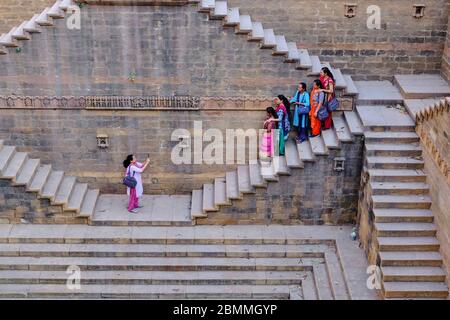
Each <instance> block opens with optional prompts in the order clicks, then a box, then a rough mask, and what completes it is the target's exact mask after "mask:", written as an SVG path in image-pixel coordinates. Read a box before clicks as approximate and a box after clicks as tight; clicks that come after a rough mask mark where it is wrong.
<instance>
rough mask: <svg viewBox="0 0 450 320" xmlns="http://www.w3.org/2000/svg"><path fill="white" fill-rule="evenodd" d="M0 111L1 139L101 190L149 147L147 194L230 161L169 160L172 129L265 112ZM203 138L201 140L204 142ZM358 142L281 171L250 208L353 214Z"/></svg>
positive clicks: (192, 185)
mask: <svg viewBox="0 0 450 320" xmlns="http://www.w3.org/2000/svg"><path fill="white" fill-rule="evenodd" d="M0 115H1V117H0V139H5V144H14V145H16V146H17V147H18V149H19V150H20V151H27V152H30V157H32V158H33V157H36V158H40V159H41V160H42V162H43V163H48V164H52V166H53V167H54V168H55V169H58V170H64V171H65V172H66V173H67V174H69V175H73V176H76V177H78V180H79V181H80V182H87V183H89V185H90V187H91V188H100V189H101V192H102V193H124V192H125V189H124V186H123V185H122V184H121V180H122V178H123V175H124V168H123V166H122V161H123V160H124V158H125V157H126V155H127V154H129V153H134V154H137V155H138V157H139V158H140V159H145V157H146V156H147V153H150V156H151V166H150V167H149V169H148V171H147V172H146V173H145V174H144V175H143V182H144V190H145V192H146V193H147V194H190V192H191V191H192V190H193V189H196V188H197V189H198V188H201V187H202V186H203V183H211V182H213V179H214V178H216V177H221V176H222V177H224V176H225V173H226V171H227V170H232V169H235V168H236V165H235V164H233V165H225V164H220V165H219V164H218V165H205V164H202V165H199V164H192V165H186V164H183V165H175V164H173V163H172V161H171V152H172V148H173V147H174V146H175V145H176V144H178V141H174V142H171V141H170V139H171V134H172V131H173V130H174V129H179V128H185V129H187V130H189V131H191V132H192V129H193V121H195V120H203V128H204V129H208V128H218V129H220V130H221V131H222V132H223V133H224V135H225V130H226V129H233V128H242V129H249V128H255V129H259V128H260V127H261V123H262V120H263V118H264V112H261V111H250V110H242V111H238V110H228V111H227V110H201V111H181V110H179V111H132V110H129V111H125V110H117V111H112V110H103V111H101V110H98V111H97V110H51V109H48V110H31V109H29V110H27V109H12V110H7V109H3V110H1V112H0ZM97 134H107V135H108V136H109V138H110V142H109V144H110V146H109V148H107V149H100V148H98V147H97V141H96V136H97ZM208 144H209V143H208V142H204V144H203V147H205V146H206V145H208ZM192 145H193V144H192ZM361 148H362V142H360V141H356V142H355V143H350V144H346V145H345V147H344V148H343V149H342V150H340V151H333V152H331V154H330V156H329V157H323V159H322V157H321V156H320V157H317V162H316V163H313V164H306V167H305V169H303V170H295V172H293V176H292V177H290V178H282V179H281V181H282V183H279V184H274V185H273V186H272V187H270V188H269V191H266V190H261V192H259V193H258V201H257V202H252V204H251V206H250V208H257V211H256V212H255V213H256V214H257V215H256V216H257V217H258V219H263V218H261V217H262V216H264V215H265V212H266V209H268V208H269V209H270V210H268V211H269V212H272V214H273V219H278V220H283V219H282V217H284V218H286V219H290V218H292V219H293V220H294V219H297V220H299V219H301V220H302V221H303V220H304V221H308V222H309V223H314V224H318V223H332V222H335V223H342V222H344V221H345V222H349V221H350V220H351V219H353V218H354V216H355V215H356V203H357V194H358V189H359V174H360V166H361V163H362V160H361V156H360V153H361ZM340 155H342V156H344V157H345V158H346V171H345V172H335V171H334V170H333V166H334V161H333V159H334V157H336V156H340ZM269 194H270V196H269ZM280 194H282V196H281V197H277V195H280ZM253 199H256V198H255V197H253ZM251 201H254V200H251ZM242 205H246V203H245V202H244V203H243V204H241V206H242ZM236 210H238V211H236V212H235V213H234V214H231V215H230V217H233V218H236V217H239V205H238V206H237V209H236ZM255 210H256V209H255ZM247 211H248V210H247ZM240 218H241V219H242V220H245V218H244V217H240ZM260 221H261V220H260Z"/></svg>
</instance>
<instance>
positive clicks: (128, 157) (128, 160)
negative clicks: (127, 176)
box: [123, 154, 133, 168]
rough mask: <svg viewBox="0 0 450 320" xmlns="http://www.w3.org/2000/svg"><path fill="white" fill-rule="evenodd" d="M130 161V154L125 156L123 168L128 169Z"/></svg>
mask: <svg viewBox="0 0 450 320" xmlns="http://www.w3.org/2000/svg"><path fill="white" fill-rule="evenodd" d="M131 161H133V155H132V154H129V155H128V156H127V158H126V159H125V160H124V161H123V166H124V167H125V168H128V167H129V166H130V164H131Z"/></svg>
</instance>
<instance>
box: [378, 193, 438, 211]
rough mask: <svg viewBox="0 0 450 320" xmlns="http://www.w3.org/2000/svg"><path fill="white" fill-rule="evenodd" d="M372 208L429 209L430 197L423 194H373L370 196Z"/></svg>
mask: <svg viewBox="0 0 450 320" xmlns="http://www.w3.org/2000/svg"><path fill="white" fill-rule="evenodd" d="M372 201H373V207H374V208H392V209H430V206H431V198H430V197H429V196H425V195H411V196H391V195H381V196H378V195H374V196H372Z"/></svg>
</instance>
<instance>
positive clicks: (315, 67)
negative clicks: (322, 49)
mask: <svg viewBox="0 0 450 320" xmlns="http://www.w3.org/2000/svg"><path fill="white" fill-rule="evenodd" d="M310 60H311V70H310V71H309V73H308V76H318V75H319V74H320V70H321V69H322V63H321V62H320V59H319V57H318V56H310Z"/></svg>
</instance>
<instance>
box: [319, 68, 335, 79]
mask: <svg viewBox="0 0 450 320" xmlns="http://www.w3.org/2000/svg"><path fill="white" fill-rule="evenodd" d="M322 71H323V73H325V74H326V75H327V76H329V77H330V78H331V79H333V81H334V76H333V74H332V73H331V71H330V69H328V67H323V68H322Z"/></svg>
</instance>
